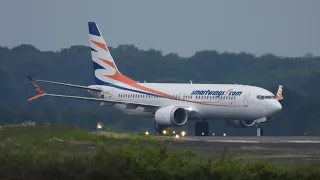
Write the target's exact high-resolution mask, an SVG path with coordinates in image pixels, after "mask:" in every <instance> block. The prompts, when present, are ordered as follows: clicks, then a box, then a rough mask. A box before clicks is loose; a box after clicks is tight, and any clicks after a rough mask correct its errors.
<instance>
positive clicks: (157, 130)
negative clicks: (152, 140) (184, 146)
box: [155, 123, 168, 136]
mask: <svg viewBox="0 0 320 180" xmlns="http://www.w3.org/2000/svg"><path fill="white" fill-rule="evenodd" d="M166 128H168V126H163V125H160V124H158V123H155V133H156V135H158V136H161V135H166V133H168V132H165V134H164V133H163V132H164V130H165V129H166Z"/></svg>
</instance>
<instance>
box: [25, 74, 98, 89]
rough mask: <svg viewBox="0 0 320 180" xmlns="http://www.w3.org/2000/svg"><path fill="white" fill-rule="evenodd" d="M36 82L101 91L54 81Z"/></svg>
mask: <svg viewBox="0 0 320 180" xmlns="http://www.w3.org/2000/svg"><path fill="white" fill-rule="evenodd" d="M29 79H30V81H33V80H32V79H31V78H30V76H29ZM35 81H38V82H45V83H50V84H57V85H62V86H69V87H75V88H81V89H89V90H93V91H101V89H95V88H91V87H87V86H80V85H75V84H67V83H61V82H54V81H47V80H35Z"/></svg>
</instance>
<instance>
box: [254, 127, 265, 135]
mask: <svg viewBox="0 0 320 180" xmlns="http://www.w3.org/2000/svg"><path fill="white" fill-rule="evenodd" d="M256 131H257V136H263V135H264V133H263V128H262V127H260V126H259V124H257V126H256Z"/></svg>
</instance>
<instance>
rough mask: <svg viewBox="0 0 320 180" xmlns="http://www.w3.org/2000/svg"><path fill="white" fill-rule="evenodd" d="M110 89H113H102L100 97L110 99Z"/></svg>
mask: <svg viewBox="0 0 320 180" xmlns="http://www.w3.org/2000/svg"><path fill="white" fill-rule="evenodd" d="M112 91H113V89H112V88H110V89H107V90H104V91H103V93H102V95H101V98H103V99H111V97H112Z"/></svg>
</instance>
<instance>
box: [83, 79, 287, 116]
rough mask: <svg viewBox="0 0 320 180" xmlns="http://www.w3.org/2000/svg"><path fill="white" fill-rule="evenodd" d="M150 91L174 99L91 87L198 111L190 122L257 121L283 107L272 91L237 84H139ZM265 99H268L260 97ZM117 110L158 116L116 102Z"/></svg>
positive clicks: (114, 96)
mask: <svg viewBox="0 0 320 180" xmlns="http://www.w3.org/2000/svg"><path fill="white" fill-rule="evenodd" d="M138 84H139V85H142V86H144V87H147V88H151V89H156V90H157V91H161V92H164V93H166V94H169V95H171V96H173V97H163V96H155V95H150V94H147V93H142V92H141V91H132V90H127V89H121V88H118V87H111V86H102V85H91V86H90V87H93V88H99V89H100V88H101V89H102V90H103V91H102V92H100V93H98V92H94V91H90V90H89V92H90V93H91V94H92V95H93V96H95V97H98V98H101V97H102V98H104V99H108V100H116V101H123V102H130V103H145V104H152V105H157V106H161V107H165V106H169V105H174V106H183V107H187V108H190V109H192V110H194V111H196V112H197V113H196V116H193V117H192V116H191V117H190V118H189V119H217V118H219V119H237V120H255V119H259V118H262V117H270V116H272V115H273V114H274V113H276V112H278V111H280V110H281V108H282V106H281V104H280V103H279V101H278V100H277V99H275V96H274V94H273V93H271V92H270V91H268V90H266V89H263V88H260V87H255V86H249V85H235V84H171V83H138ZM258 96H260V97H261V96H262V97H265V98H258ZM114 107H115V108H117V109H119V110H120V111H122V112H123V113H125V114H130V115H138V116H147V117H154V113H152V112H148V111H146V110H145V108H143V107H137V108H130V106H128V105H126V104H121V103H116V104H114Z"/></svg>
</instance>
